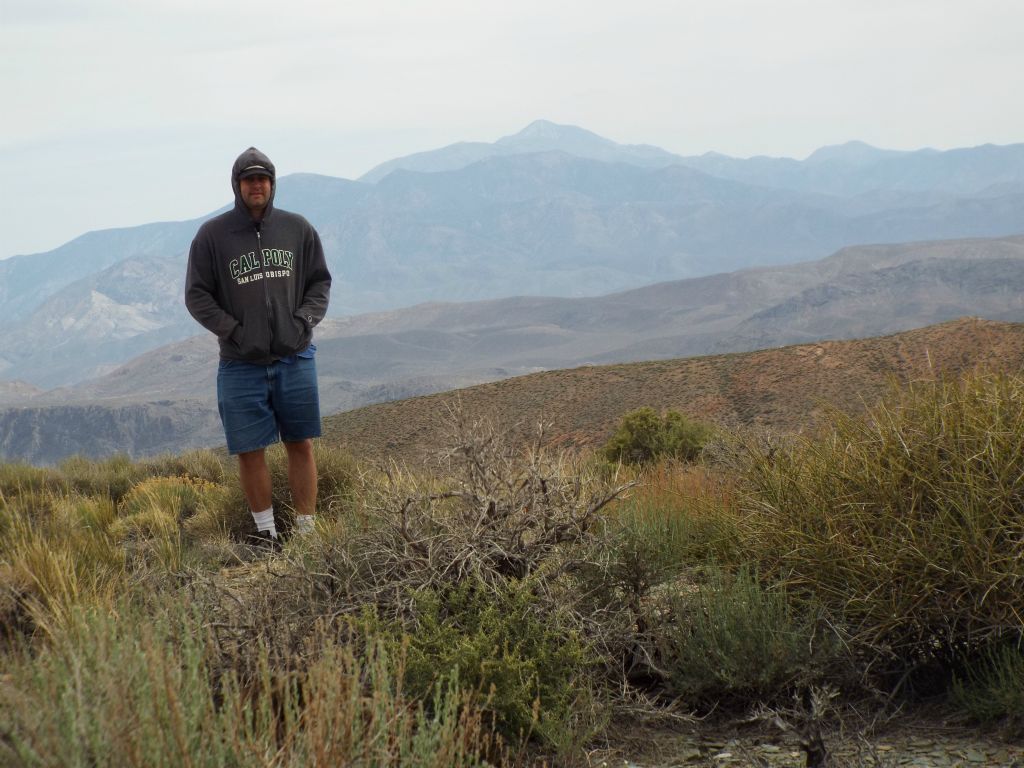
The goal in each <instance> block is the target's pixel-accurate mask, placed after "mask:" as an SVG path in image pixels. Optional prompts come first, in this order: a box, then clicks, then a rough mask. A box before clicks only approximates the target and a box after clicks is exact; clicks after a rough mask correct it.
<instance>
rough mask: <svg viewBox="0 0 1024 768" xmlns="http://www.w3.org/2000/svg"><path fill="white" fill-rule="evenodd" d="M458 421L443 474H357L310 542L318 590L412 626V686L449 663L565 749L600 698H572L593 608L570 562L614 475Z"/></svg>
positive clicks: (582, 683) (580, 686) (583, 682)
mask: <svg viewBox="0 0 1024 768" xmlns="http://www.w3.org/2000/svg"><path fill="white" fill-rule="evenodd" d="M456 431H457V434H456V435H454V436H453V440H452V448H451V450H450V451H449V452H448V453H447V454H446V456H445V457H444V458H443V463H442V472H441V473H439V474H438V475H430V476H423V475H420V474H414V473H412V472H409V471H407V470H403V469H401V468H399V467H395V466H390V467H386V468H384V470H383V471H381V472H380V473H376V474H374V473H368V474H367V475H364V476H363V479H362V482H363V483H364V484H363V485H362V486H361V489H360V494H359V496H360V504H359V509H358V510H355V511H354V512H353V514H352V515H351V516H350V518H349V519H348V520H347V521H346V522H345V523H344V530H341V529H340V528H333V529H329V531H330V535H327V536H325V537H324V538H323V539H322V540H321V541H320V542H319V545H318V546H319V548H318V549H315V550H314V551H313V552H311V553H310V555H309V558H310V559H309V561H308V565H307V566H306V567H307V568H308V570H309V572H311V573H315V574H318V579H319V582H318V583H317V584H316V586H315V589H314V593H315V594H317V595H320V598H319V599H321V600H323V601H324V610H325V611H326V612H329V613H331V614H332V615H338V614H341V615H348V616H357V615H361V613H362V612H363V611H364V610H366V609H367V608H370V609H372V612H373V615H374V616H375V617H376V619H375V620H376V621H378V622H381V623H382V624H383V625H384V626H385V627H387V632H388V633H389V634H390V635H391V636H392V637H394V638H400V637H403V636H407V637H408V638H409V640H408V642H409V644H410V651H409V673H408V676H409V685H410V686H412V687H414V688H415V689H416V690H422V689H423V687H424V686H425V685H426V684H429V683H430V682H431V681H433V680H434V679H435V677H436V675H437V674H438V672H439V671H440V672H442V673H443V672H445V671H450V670H454V669H457V670H458V674H459V678H460V681H461V684H462V685H464V686H467V688H469V689H471V690H474V691H477V692H478V693H480V694H481V695H484V696H490V697H491V698H490V701H491V703H490V704H489V705H488V706H489V709H490V711H491V712H492V713H493V714H494V717H495V727H497V728H498V729H499V730H500V732H502V733H504V734H506V735H507V736H509V737H518V735H519V734H520V732H525V733H527V734H529V735H530V736H531V738H532V739H533V740H534V743H540V744H542V745H543V746H544V747H545V748H547V749H552V750H555V751H556V752H559V753H561V750H564V749H567V748H568V746H567V745H569V744H572V743H576V742H578V741H579V740H585V739H586V738H587V737H588V736H589V734H590V733H591V732H592V729H593V728H595V727H597V723H599V722H600V719H601V718H600V713H599V710H600V707H598V706H597V705H596V704H595V705H593V706H592V707H591V706H589V705H588V706H582V707H580V708H579V709H578V711H575V712H571V710H573V704H572V703H571V702H573V701H576V700H578V701H583V700H584V699H588V697H590V695H591V690H592V686H591V685H590V682H589V681H590V680H591V679H592V678H593V674H592V672H591V667H593V666H594V664H595V662H596V658H595V656H594V654H593V653H592V652H590V651H589V650H586V649H587V646H586V645H585V644H584V643H583V642H582V641H581V640H580V638H581V637H583V636H584V631H583V630H584V629H585V628H587V627H590V628H593V627H594V626H595V625H596V622H595V623H588V619H587V618H586V617H584V616H583V615H582V614H581V613H580V611H579V610H578V608H579V605H580V595H579V593H578V592H576V591H575V590H574V589H572V588H570V587H571V577H570V575H569V574H570V573H571V572H573V571H574V570H575V569H576V567H577V566H578V564H579V561H580V559H582V558H585V557H586V556H587V552H588V546H589V545H590V544H591V543H592V542H593V540H594V538H595V537H597V536H600V535H602V531H603V527H602V510H603V509H604V508H605V507H606V506H607V504H609V503H610V502H611V501H612V500H613V499H614V498H615V497H616V496H617V495H618V493H620V492H621V490H622V489H621V488H611V487H608V486H607V485H605V484H604V483H602V482H601V481H600V480H598V479H597V478H595V477H594V476H592V475H590V474H588V473H587V470H586V468H585V467H584V465H583V462H579V461H575V460H574V459H572V458H571V457H566V456H563V455H560V454H556V453H553V452H548V451H546V450H544V449H542V448H541V447H540V445H541V441H540V438H539V437H538V441H537V442H536V443H534V444H533V445H529V446H525V447H524V446H521V445H519V444H518V443H516V442H515V441H513V440H511V439H510V438H509V434H508V432H506V431H504V430H501V429H499V428H496V427H494V426H493V425H492V424H489V423H488V422H486V421H484V420H481V421H469V420H468V419H467V422H466V423H463V424H462V425H461V426H457V427H456ZM492 684H493V694H492V693H491V690H490V688H491V686H492ZM481 688H482V690H479V689H481ZM588 712H589V713H591V714H587V713H588Z"/></svg>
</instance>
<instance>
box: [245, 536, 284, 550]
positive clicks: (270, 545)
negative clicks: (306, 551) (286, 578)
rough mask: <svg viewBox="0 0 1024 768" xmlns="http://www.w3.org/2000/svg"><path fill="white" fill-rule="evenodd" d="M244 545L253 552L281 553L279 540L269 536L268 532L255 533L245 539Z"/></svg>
mask: <svg viewBox="0 0 1024 768" xmlns="http://www.w3.org/2000/svg"><path fill="white" fill-rule="evenodd" d="M245 543H246V544H248V545H249V546H250V547H252V548H253V549H255V550H258V551H260V552H266V553H268V554H273V553H276V552H280V551H281V540H280V539H278V538H277V537H275V536H271V535H270V532H269V531H256V533H250V534H249V535H248V536H246V537H245Z"/></svg>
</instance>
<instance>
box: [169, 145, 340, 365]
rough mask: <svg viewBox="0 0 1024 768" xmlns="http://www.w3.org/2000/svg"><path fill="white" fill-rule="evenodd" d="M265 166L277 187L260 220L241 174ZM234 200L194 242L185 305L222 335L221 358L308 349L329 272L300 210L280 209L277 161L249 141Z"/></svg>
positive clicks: (255, 359)
mask: <svg viewBox="0 0 1024 768" xmlns="http://www.w3.org/2000/svg"><path fill="white" fill-rule="evenodd" d="M252 166H260V167H262V168H264V169H266V173H267V175H268V176H270V180H271V185H272V186H271V192H270V199H269V200H268V202H267V208H266V210H265V211H264V213H263V219H262V220H261V221H255V220H253V217H252V214H251V213H250V212H249V209H248V208H247V207H246V206H245V203H244V202H243V201H242V196H241V192H240V188H239V175H240V174H241V173H242V171H243V170H245V169H250V168H251V167H252ZM231 188H232V190H234V193H235V206H234V208H232V209H231V210H230V211H227V212H226V213H222V214H221V215H219V216H216V217H214V218H212V219H210V220H209V221H207V222H205V223H204V224H203V225H202V226H201V227H200V228H199V231H198V232H197V233H196V236H195V239H194V240H193V241H192V248H191V250H190V251H189V256H188V272H187V274H186V277H185V306H186V307H187V308H188V311H189V312H190V313H191V315H192V317H194V318H195V319H196V320H197V321H198V322H199V324H200V325H202V326H203V327H204V328H206V329H207V330H209V331H211V332H212V333H214V334H216V336H217V338H218V340H219V341H220V356H221V358H222V359H225V360H243V361H246V362H251V363H259V364H270V363H272V362H274V361H275V360H279V359H281V358H284V357H288V356H290V355H293V354H295V353H297V352H302V351H303V350H305V349H307V347H309V344H310V341H311V340H312V338H313V327H314V326H315V325H316V324H317V323H319V322H320V321H321V320H322V319H323V317H324V314H325V313H326V312H327V302H328V299H329V296H330V290H331V274H330V272H328V270H327V262H326V260H325V259H324V249H323V246H321V244H320V237H319V235H317V233H316V230H315V229H313V227H312V226H311V225H310V223H309V222H308V221H306V219H305V218H303V217H302V216H299V215H298V214H295V213H289V212H288V211H282V210H280V209H278V208H274V195H275V193H276V192H277V177H276V173H275V169H274V165H273V163H271V162H270V160H269V158H267V156H266V155H264V154H263V153H262V152H260V151H259V150H257V149H256V148H254V147H250V148H249V149H247V150H246V151H245V152H243V153H242V154H241V155H239V157H238V159H237V160H235V164H234V166H233V168H232V169H231Z"/></svg>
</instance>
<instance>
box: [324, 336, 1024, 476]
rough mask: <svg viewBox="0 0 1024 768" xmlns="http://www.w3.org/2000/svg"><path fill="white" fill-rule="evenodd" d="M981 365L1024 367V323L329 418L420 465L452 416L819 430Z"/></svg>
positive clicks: (583, 426) (628, 370)
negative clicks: (930, 380)
mask: <svg viewBox="0 0 1024 768" xmlns="http://www.w3.org/2000/svg"><path fill="white" fill-rule="evenodd" d="M977 366H985V367H988V368H991V369H994V370H1003V371H1013V372H1016V371H1019V370H1021V369H1022V367H1024V324H1017V323H998V322H991V321H986V320H980V319H977V318H962V319H960V320H955V321H952V322H948V323H943V324H940V325H935V326H929V327H927V328H922V329H918V330H914V331H907V332H903V333H898V334H893V335H891V336H881V337H877V338H870V339H860V340H855V341H826V342H820V343H814V344H802V345H797V346H791V347H783V348H780V349H770V350H763V351H758V352H744V353H736V354H728V355H715V356H709V357H697V358H685V359H679V360H659V361H654V362H644V363H629V364H622V365H607V366H593V367H583V368H573V369H568V370H558V371H545V372H542V373H535V374H530V375H528V376H520V377H517V378H513V379H506V380H504V381H499V382H494V383H491V384H483V385H479V386H475V387H469V388H466V389H461V390H455V391H452V392H445V393H441V394H436V395H428V396H424V397H416V398H411V399H408V400H400V401H395V402H390V403H380V404H377V405H371V406H367V407H365V408H360V409H358V410H354V411H348V412H346V413H340V414H336V415H334V416H330V417H328V418H326V419H324V434H325V440H326V441H327V442H329V443H331V444H334V445H344V446H347V447H349V448H350V449H351V450H352V451H353V452H354V453H356V454H357V455H360V456H365V457H368V458H383V457H387V456H390V457H393V458H396V459H401V460H410V461H417V460H420V459H422V458H423V457H425V456H428V455H431V454H434V453H436V452H437V451H438V450H440V449H441V448H443V445H444V436H445V434H446V425H447V423H448V420H449V416H448V413H449V408H450V407H451V405H452V404H454V403H455V402H457V401H458V402H461V405H462V407H463V409H464V411H465V412H467V413H468V414H471V415H486V416H489V417H492V418H494V419H496V420H497V421H498V422H499V423H502V424H514V423H519V424H522V425H523V428H524V429H532V428H533V425H535V424H537V423H538V422H540V421H543V422H545V423H548V424H550V425H551V429H550V431H549V434H551V435H553V436H555V438H556V439H558V440H560V441H561V442H564V443H566V444H569V445H576V446H594V445H597V444H600V443H601V442H603V441H604V440H606V439H607V438H608V436H609V435H610V434H611V433H612V431H613V429H614V427H615V425H616V424H617V423H618V421H619V419H620V418H621V417H622V415H623V414H624V413H626V412H628V411H630V410H633V409H636V408H640V407H642V406H651V407H653V408H655V409H658V410H664V409H668V408H672V409H675V410H678V411H681V412H682V413H684V414H687V415H688V416H691V417H694V418H698V419H702V420H706V421H710V422H713V423H716V424H719V425H725V426H737V425H751V424H761V425H764V426H767V427H770V428H772V429H775V430H779V431H785V432H792V431H797V430H800V429H804V428H807V427H809V426H812V425H813V424H814V422H815V419H816V418H817V416H818V415H820V413H821V410H822V406H823V404H825V403H828V404H833V405H836V406H838V407H840V408H843V409H845V410H856V409H859V408H862V407H863V405H864V404H869V405H870V404H872V403H874V402H877V400H878V398H879V397H880V396H881V395H882V394H883V393H884V392H885V391H886V388H887V386H888V385H889V382H890V381H891V380H892V379H893V378H894V377H895V378H896V379H897V380H900V381H907V380H911V379H918V378H924V377H928V376H930V375H933V374H934V373H958V372H960V371H964V370H968V369H972V368H975V367H977Z"/></svg>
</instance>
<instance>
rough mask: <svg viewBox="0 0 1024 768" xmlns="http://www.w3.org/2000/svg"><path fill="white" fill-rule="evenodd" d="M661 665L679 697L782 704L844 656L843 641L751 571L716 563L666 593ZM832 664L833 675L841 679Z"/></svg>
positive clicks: (703, 702)
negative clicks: (840, 648)
mask: <svg viewBox="0 0 1024 768" xmlns="http://www.w3.org/2000/svg"><path fill="white" fill-rule="evenodd" d="M664 605H665V607H667V609H668V610H667V611H666V612H663V613H662V614H661V618H662V621H663V622H665V623H663V625H662V626H661V627H660V628H659V631H658V632H657V635H656V636H657V638H658V645H659V651H660V664H661V665H662V666H663V668H664V669H665V670H666V672H667V677H668V684H669V686H670V688H671V689H672V691H673V693H674V694H675V695H678V696H681V697H683V700H684V701H686V702H688V703H691V704H693V705H698V706H703V707H709V708H710V707H714V706H719V705H729V704H737V703H741V704H749V703H750V702H751V701H759V702H773V701H778V700H779V699H780V698H782V697H783V696H784V694H788V693H790V692H791V691H792V690H793V689H794V688H797V687H803V686H807V685H809V684H811V683H813V682H816V679H817V678H819V677H820V676H822V675H823V670H824V668H825V666H826V665H827V664H829V663H833V664H834V662H835V661H836V660H837V658H838V656H837V651H838V643H837V639H836V638H835V637H834V636H833V635H831V634H830V633H828V632H827V631H821V628H820V627H818V626H817V617H815V616H814V615H812V614H807V613H802V612H801V611H799V610H797V609H796V608H795V607H794V605H793V604H791V603H790V601H789V600H788V598H787V596H786V593H785V592H784V591H783V590H782V589H778V588H769V587H767V586H765V585H764V584H763V583H762V581H761V580H760V579H759V578H758V576H757V574H756V573H754V572H753V571H751V570H749V569H747V568H741V569H740V570H739V571H737V572H736V573H729V572H727V571H724V570H722V569H719V568H715V567H713V566H709V567H707V569H706V574H705V577H704V578H703V579H702V581H701V583H699V584H695V583H692V582H691V583H688V584H687V583H683V584H679V585H678V586H677V587H676V589H674V590H672V592H670V593H669V594H668V595H666V596H665V597H664ZM837 672H838V671H837V670H836V669H835V668H834V667H833V668H832V669H831V670H829V674H830V675H831V676H833V677H836V676H839V675H838V674H837Z"/></svg>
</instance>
